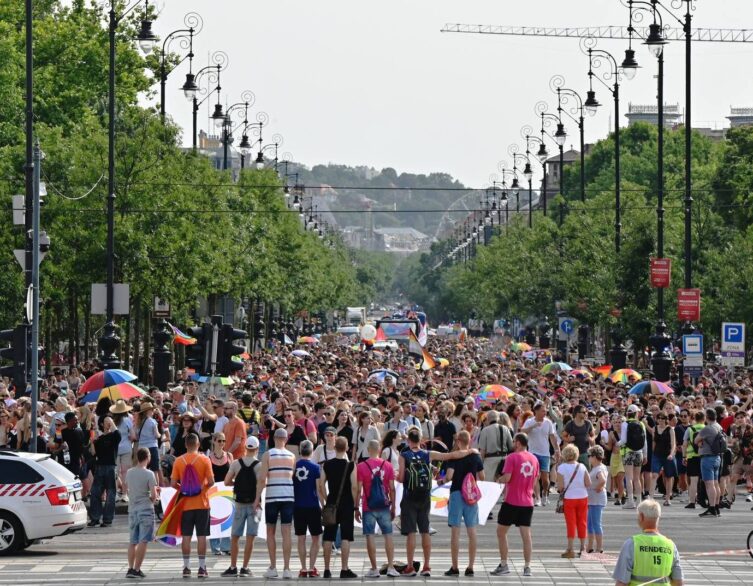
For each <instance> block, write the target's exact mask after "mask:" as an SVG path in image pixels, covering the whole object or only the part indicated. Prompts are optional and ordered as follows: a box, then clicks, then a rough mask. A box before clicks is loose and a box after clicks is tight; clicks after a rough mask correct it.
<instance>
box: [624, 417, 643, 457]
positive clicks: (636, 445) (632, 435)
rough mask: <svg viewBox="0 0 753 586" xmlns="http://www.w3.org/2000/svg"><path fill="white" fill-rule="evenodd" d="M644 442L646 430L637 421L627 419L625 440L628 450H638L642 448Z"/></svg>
mask: <svg viewBox="0 0 753 586" xmlns="http://www.w3.org/2000/svg"><path fill="white" fill-rule="evenodd" d="M645 443H646V430H645V429H643V425H641V424H640V422H638V421H628V424H627V442H626V445H627V447H628V449H629V450H632V451H634V452H638V451H640V450H642V449H643V445H644V444H645Z"/></svg>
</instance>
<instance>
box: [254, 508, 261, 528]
mask: <svg viewBox="0 0 753 586" xmlns="http://www.w3.org/2000/svg"><path fill="white" fill-rule="evenodd" d="M254 520H255V521H256V524H257V525H258V524H259V523H261V507H259V508H258V509H256V511H254Z"/></svg>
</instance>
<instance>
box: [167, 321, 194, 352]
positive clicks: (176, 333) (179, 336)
mask: <svg viewBox="0 0 753 586" xmlns="http://www.w3.org/2000/svg"><path fill="white" fill-rule="evenodd" d="M167 325H169V326H170V329H171V330H172V331H173V344H180V345H181V346H192V345H193V344H195V343H196V341H197V340H196V338H192V337H191V336H189V335H188V334H184V333H183V332H181V331H180V330H179V329H178V328H176V327H175V326H174V325H173V324H171V323H169V322H168V324H167Z"/></svg>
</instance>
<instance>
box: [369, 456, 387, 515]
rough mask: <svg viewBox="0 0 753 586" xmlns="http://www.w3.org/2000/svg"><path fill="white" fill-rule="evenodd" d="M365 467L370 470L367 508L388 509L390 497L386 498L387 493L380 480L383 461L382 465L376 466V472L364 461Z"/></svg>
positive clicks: (373, 509) (372, 509)
mask: <svg viewBox="0 0 753 586" xmlns="http://www.w3.org/2000/svg"><path fill="white" fill-rule="evenodd" d="M366 467H367V468H368V469H369V471H370V472H371V491H370V492H369V496H368V498H367V499H366V504H367V505H368V507H369V510H370V511H383V510H384V509H388V508H389V506H390V499H388V498H387V493H386V492H385V490H384V483H383V482H382V468H383V467H384V462H382V465H381V466H379V468H377V470H376V473H375V472H374V470H373V469H372V468H371V466H369V463H368V462H367V463H366Z"/></svg>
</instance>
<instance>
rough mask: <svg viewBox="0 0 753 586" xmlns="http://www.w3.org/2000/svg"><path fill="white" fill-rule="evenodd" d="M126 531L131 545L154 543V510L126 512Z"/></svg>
mask: <svg viewBox="0 0 753 586" xmlns="http://www.w3.org/2000/svg"><path fill="white" fill-rule="evenodd" d="M128 531H129V532H130V533H131V541H130V544H131V545H138V544H139V543H149V542H150V541H154V510H152V509H150V510H147V509H144V510H141V511H128Z"/></svg>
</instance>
